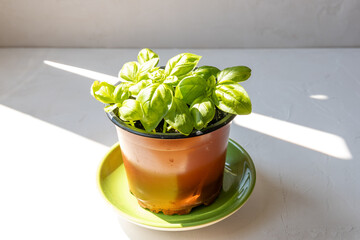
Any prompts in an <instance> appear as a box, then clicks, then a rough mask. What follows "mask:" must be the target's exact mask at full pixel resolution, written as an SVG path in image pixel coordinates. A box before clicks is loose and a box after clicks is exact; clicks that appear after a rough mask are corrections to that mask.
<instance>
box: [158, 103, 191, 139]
mask: <svg viewBox="0 0 360 240" xmlns="http://www.w3.org/2000/svg"><path fill="white" fill-rule="evenodd" d="M164 119H165V121H166V122H167V123H168V124H169V125H170V126H171V127H172V128H174V129H176V130H178V131H179V132H180V133H182V134H185V135H189V134H190V133H191V132H192V130H193V128H194V120H193V118H192V116H191V114H190V111H189V107H188V106H187V105H186V103H185V102H183V101H182V100H180V99H178V98H173V103H172V105H171V108H170V110H169V111H168V113H167V114H166V115H165V117H164Z"/></svg>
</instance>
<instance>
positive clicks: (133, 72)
mask: <svg viewBox="0 0 360 240" xmlns="http://www.w3.org/2000/svg"><path fill="white" fill-rule="evenodd" d="M138 70H139V63H137V62H128V63H125V64H124V65H123V67H122V68H121V70H120V72H119V77H120V78H122V79H124V80H126V81H130V82H136V81H137V74H138Z"/></svg>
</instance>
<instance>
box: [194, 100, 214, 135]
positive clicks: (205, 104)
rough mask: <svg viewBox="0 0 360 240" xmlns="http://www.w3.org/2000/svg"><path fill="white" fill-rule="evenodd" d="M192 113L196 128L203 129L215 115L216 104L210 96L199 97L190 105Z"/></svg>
mask: <svg viewBox="0 0 360 240" xmlns="http://www.w3.org/2000/svg"><path fill="white" fill-rule="evenodd" d="M190 113H191V115H192V117H193V119H194V123H195V128H196V129H197V130H201V129H203V128H205V127H206V126H207V124H208V123H209V122H210V121H211V120H212V119H213V118H214V116H215V105H214V104H213V103H212V101H211V100H210V99H209V98H208V97H199V98H197V99H195V101H194V102H193V103H192V104H191V106H190Z"/></svg>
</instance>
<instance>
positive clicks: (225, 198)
mask: <svg viewBox="0 0 360 240" xmlns="http://www.w3.org/2000/svg"><path fill="white" fill-rule="evenodd" d="M224 173H225V174H224V182H223V189H222V192H221V193H220V195H219V197H218V198H217V199H216V201H215V202H214V203H213V204H211V205H210V206H200V207H196V208H194V209H193V210H192V211H191V213H190V214H187V215H172V216H167V215H164V214H162V213H152V212H150V211H148V210H145V209H143V208H142V207H140V206H139V205H138V203H137V200H136V198H135V197H134V196H133V195H131V193H130V192H129V188H128V185H127V178H126V175H125V169H124V165H123V162H122V158H121V149H120V147H119V144H118V143H117V144H115V145H114V146H113V147H112V148H111V149H110V151H109V152H108V153H107V155H106V156H105V157H104V159H103V162H102V163H101V165H100V168H99V171H98V176H97V180H98V185H99V188H100V191H101V193H102V194H103V196H104V197H105V198H106V200H107V201H108V202H109V203H110V204H111V205H112V206H113V207H115V209H116V210H117V211H118V213H119V214H120V215H121V216H122V217H124V218H125V219H127V220H128V221H130V222H133V223H135V224H137V225H140V226H143V227H147V228H151V229H157V230H165V231H184V230H191V229H197V228H202V227H205V226H209V225H211V224H214V223H216V222H219V221H221V220H223V219H225V218H226V217H228V216H230V215H231V214H233V213H234V212H235V211H236V210H238V209H239V208H240V207H241V206H242V205H243V204H244V203H245V202H246V200H247V199H248V198H249V196H250V194H251V192H252V190H253V189H254V186H255V179H256V173H255V166H254V163H253V162H252V160H251V158H250V156H249V155H248V154H247V152H246V151H245V150H244V149H243V148H242V147H241V146H240V145H238V144H237V143H236V142H235V141H233V140H231V139H230V140H229V144H228V148H227V156H226V166H225V172H224Z"/></svg>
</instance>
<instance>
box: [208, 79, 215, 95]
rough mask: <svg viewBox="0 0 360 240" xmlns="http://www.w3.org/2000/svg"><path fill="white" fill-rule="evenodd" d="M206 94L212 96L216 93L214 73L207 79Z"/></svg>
mask: <svg viewBox="0 0 360 240" xmlns="http://www.w3.org/2000/svg"><path fill="white" fill-rule="evenodd" d="M206 85H207V86H206V96H208V97H211V96H212V95H213V94H214V91H215V86H216V78H215V76H214V75H211V76H210V77H209V78H208V79H207V80H206Z"/></svg>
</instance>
